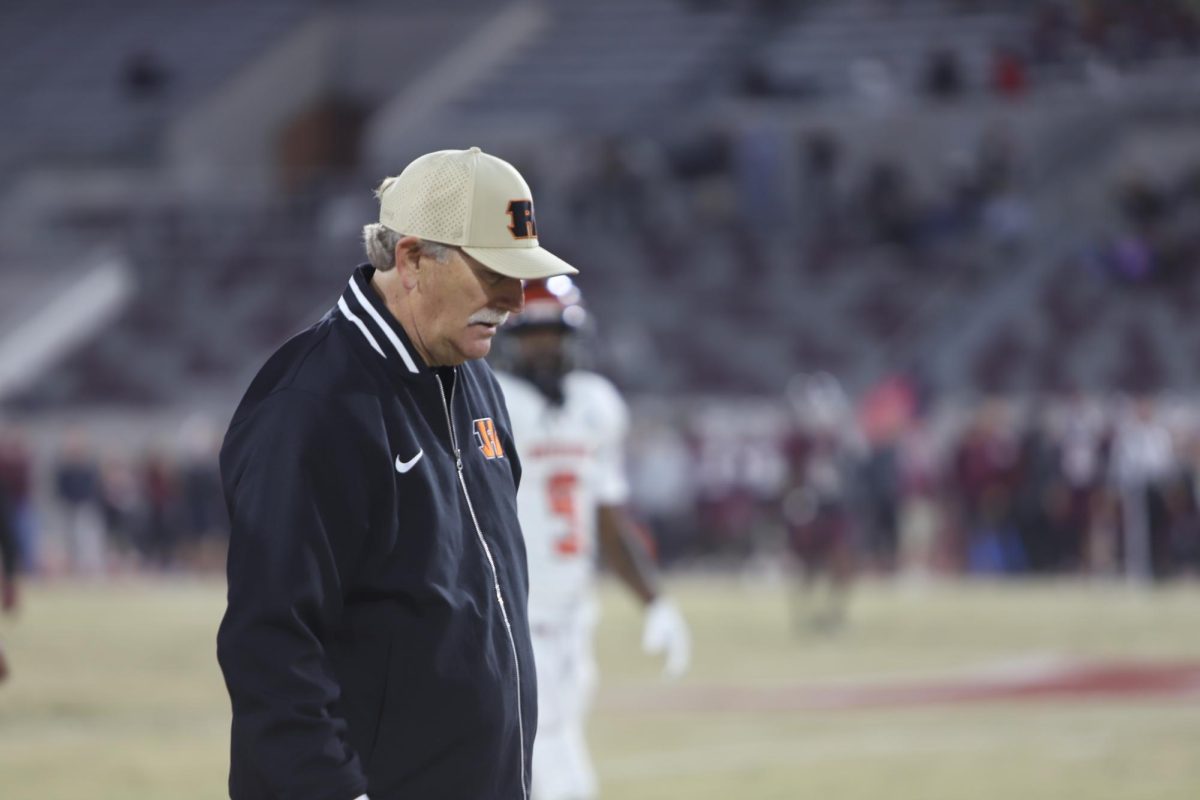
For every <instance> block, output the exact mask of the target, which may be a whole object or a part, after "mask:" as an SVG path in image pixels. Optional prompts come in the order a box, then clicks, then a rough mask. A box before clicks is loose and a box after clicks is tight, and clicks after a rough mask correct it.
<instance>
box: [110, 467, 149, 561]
mask: <svg viewBox="0 0 1200 800" xmlns="http://www.w3.org/2000/svg"><path fill="white" fill-rule="evenodd" d="M138 488H139V487H138V482H137V477H136V476H135V475H134V473H133V470H132V469H131V468H130V466H129V464H128V462H127V461H125V460H124V459H123V458H121V457H119V456H109V457H108V458H105V459H104V462H103V463H102V464H101V465H100V506H101V509H102V511H103V514H104V528H105V531H106V532H107V534H108V541H109V545H110V549H111V551H112V552H113V553H114V554H115V556H116V557H117V559H118V562H119V563H120V565H121V566H123V567H132V566H135V565H136V563H137V557H138V555H139V551H140V549H141V542H140V540H139V539H140V532H139V530H138V524H139V522H140V519H139V509H140V501H141V496H140V494H139V491H138Z"/></svg>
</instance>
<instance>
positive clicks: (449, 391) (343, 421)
mask: <svg viewBox="0 0 1200 800" xmlns="http://www.w3.org/2000/svg"><path fill="white" fill-rule="evenodd" d="M371 275H372V271H371V269H370V268H369V267H360V268H359V269H358V270H357V271H356V272H355V273H354V275H353V276H352V278H351V281H350V285H349V286H348V287H347V289H346V291H345V292H344V293H343V295H342V297H341V299H340V300H339V301H338V304H337V307H336V308H334V309H332V310H331V311H330V312H329V314H328V315H326V316H325V318H324V319H322V320H321V321H320V322H319V323H317V324H316V325H314V326H313V327H312V328H310V329H308V330H306V331H304V332H303V333H301V334H299V335H298V336H296V337H295V338H293V339H292V340H291V341H289V342H288V343H287V344H285V345H284V346H283V347H282V348H281V349H280V350H279V351H278V352H277V353H275V355H273V356H272V357H271V358H270V360H269V361H268V362H267V363H266V365H265V366H264V367H263V368H262V370H261V371H260V372H259V374H258V376H257V377H256V378H255V379H254V382H253V383H252V384H251V386H250V389H249V390H248V391H247V392H246V396H245V397H244V398H243V400H242V402H241V404H240V406H239V407H238V410H237V412H236V413H235V415H234V417H233V421H232V422H231V423H230V426H229V432H228V433H227V434H226V437H225V442H224V445H223V447H222V449H221V480H222V484H223V487H224V491H225V498H226V503H227V505H228V508H229V515H230V521H231V526H232V536H231V539H230V547H229V563H228V577H229V596H228V608H227V610H226V612H225V617H224V619H223V620H222V623H221V628H220V632H219V633H218V636H217V656H218V659H219V661H220V664H221V669H222V671H223V672H224V674H225V682H226V685H227V687H228V689H229V696H230V699H231V701H232V704H233V727H232V737H231V738H232V742H231V751H232V752H231V761H230V774H229V794H230V797H231V798H233V800H353V798H356V797H357V796H359V795H360V794H362V793H363V792H368V793H369V794H370V798H371V800H406V799H407V798H423V799H424V798H461V799H462V800H483V798H496V799H497V800H518V799H521V800H524V798H526V797H527V788H526V787H527V786H528V781H529V761H530V754H531V752H532V747H533V735H534V730H535V727H536V724H537V719H536V717H537V703H536V694H535V692H536V689H535V679H534V669H533V655H532V651H531V649H530V641H529V625H528V619H527V617H526V597H527V594H528V576H527V572H526V562H525V549H524V543H523V541H522V538H521V532H520V528H519V526H518V523H517V510H516V494H517V484H518V482H519V480H520V472H521V470H520V464H519V462H518V460H517V456H516V451H515V448H514V447H513V442H512V436H511V427H510V425H509V420H508V411H507V409H506V408H505V405H504V399H503V396H502V395H501V393H500V389H499V387H498V386H497V384H496V380H495V378H494V377H493V375H492V373H491V370H490V368H489V367H488V366H487V365H486V364H485V363H484V362H482V361H475V362H468V363H466V364H464V365H462V366H460V367H457V368H441V369H436V370H435V369H430V368H429V367H426V366H425V365H424V364H423V363H422V362H421V360H420V357H419V356H418V355H417V352H416V350H415V349H414V348H413V347H412V345H411V343H410V342H409V340H408V338H407V337H406V335H405V333H404V330H403V328H402V327H401V326H400V325H399V324H398V323H397V322H396V320H395V318H394V317H393V316H392V315H391V314H390V313H389V312H388V311H387V308H386V307H385V306H384V304H383V302H382V300H381V299H380V298H379V297H378V295H377V294H376V293H375V292H374V290H373V289H372V288H371V287H370V278H371ZM448 417H449V419H450V423H451V424H448V421H447V418H448Z"/></svg>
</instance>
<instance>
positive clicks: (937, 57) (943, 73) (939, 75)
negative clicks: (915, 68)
mask: <svg viewBox="0 0 1200 800" xmlns="http://www.w3.org/2000/svg"><path fill="white" fill-rule="evenodd" d="M921 88H922V90H923V91H924V93H925V94H926V95H928V96H929V97H931V98H933V99H934V100H946V101H949V100H956V99H958V98H959V97H960V96H961V95H962V93H963V90H964V89H965V88H966V87H965V81H964V79H963V70H962V63H961V62H960V60H959V57H958V53H957V52H955V51H954V50H952V49H950V48H947V47H940V48H937V49H935V50H932V51H930V53H929V55H928V56H927V57H926V62H925V72H924V75H923V76H922V79H921Z"/></svg>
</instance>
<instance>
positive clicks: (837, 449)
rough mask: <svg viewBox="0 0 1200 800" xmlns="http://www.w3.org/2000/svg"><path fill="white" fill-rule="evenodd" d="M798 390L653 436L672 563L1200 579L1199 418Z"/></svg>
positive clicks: (1138, 403) (1145, 409)
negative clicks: (933, 405) (835, 542)
mask: <svg viewBox="0 0 1200 800" xmlns="http://www.w3.org/2000/svg"><path fill="white" fill-rule="evenodd" d="M797 385H798V388H797V389H796V391H794V392H791V402H790V403H789V405H788V408H787V410H786V412H785V413H780V414H778V415H776V416H773V417H772V416H771V415H764V414H762V413H751V412H748V411H747V410H745V409H740V410H739V409H737V408H727V409H725V410H720V409H718V408H709V409H706V410H705V411H703V412H701V413H697V414H694V415H692V416H691V417H690V418H689V419H687V420H686V421H678V420H677V421H676V423H675V424H674V425H673V426H663V425H660V426H659V428H658V429H657V430H654V431H647V432H645V433H644V434H639V436H638V437H637V438H636V442H635V445H634V448H635V465H634V470H635V481H634V485H635V487H639V488H638V489H636V490H635V491H638V492H640V493H641V496H640V497H639V504H640V505H641V506H642V508H643V510H644V512H645V513H647V514H648V516H649V517H650V518H651V520H652V521H653V522H652V524H653V527H654V528H655V530H656V531H657V532H658V533H659V535H660V548H661V551H660V556H661V557H662V558H664V559H665V560H667V561H672V560H676V559H680V560H688V559H694V558H704V557H718V558H724V559H729V558H732V559H735V560H736V559H747V558H758V557H762V556H763V555H764V554H767V555H772V556H774V555H778V554H780V553H783V552H787V551H792V552H794V553H797V554H799V555H804V553H803V551H804V549H805V548H806V547H809V546H810V545H811V544H812V543H813V542H818V543H819V542H821V541H827V540H830V539H833V538H837V539H842V540H844V541H845V542H846V543H847V545H848V546H849V548H850V550H851V551H852V553H853V558H854V561H855V562H856V564H857V567H858V569H859V570H865V571H868V572H873V573H879V574H893V573H902V574H909V575H927V574H935V573H936V574H947V573H948V574H957V573H967V574H992V575H1023V574H1086V575H1097V576H1105V575H1109V576H1116V575H1126V576H1129V577H1131V578H1134V579H1137V580H1163V579H1168V578H1172V577H1175V576H1181V575H1200V506H1198V504H1197V497H1198V496H1200V483H1198V481H1200V407H1196V406H1186V405H1179V404H1171V403H1168V402H1165V401H1156V400H1155V399H1153V398H1149V397H1138V398H1127V399H1112V400H1101V399H1098V398H1095V397H1085V396H1082V395H1072V396H1066V397H1061V398H1055V399H1053V400H1047V401H1045V402H1033V401H1024V402H1017V401H1012V400H1002V399H993V400H988V401H984V402H980V403H978V404H975V405H972V406H969V407H964V408H941V409H940V410H938V411H936V412H934V411H932V410H931V409H929V408H927V407H926V406H927V405H928V401H927V400H926V399H924V398H923V397H922V392H921V390H920V386H919V384H918V383H916V382H914V381H912V380H910V379H908V378H905V377H903V376H897V377H892V378H889V379H887V380H885V381H882V382H881V383H880V384H879V385H877V386H876V387H874V388H873V389H872V390H871V391H869V392H868V393H866V394H865V395H864V396H863V397H862V398H861V399H860V400H859V401H858V402H857V403H850V402H848V401H847V399H846V398H845V396H844V395H843V394H842V392H841V389H840V387H838V385H837V383H836V381H833V380H832V379H831V378H829V377H828V376H815V377H810V378H805V379H800V380H799V381H798V384H797ZM669 487H673V488H671V490H670V491H668V492H664V489H667V488H669Z"/></svg>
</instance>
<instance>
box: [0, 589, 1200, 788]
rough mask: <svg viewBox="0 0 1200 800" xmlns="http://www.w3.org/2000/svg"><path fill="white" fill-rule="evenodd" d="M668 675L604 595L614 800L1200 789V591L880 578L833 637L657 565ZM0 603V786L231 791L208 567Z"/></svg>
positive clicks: (754, 594) (621, 600) (749, 595)
mask: <svg viewBox="0 0 1200 800" xmlns="http://www.w3.org/2000/svg"><path fill="white" fill-rule="evenodd" d="M671 588H672V591H673V593H674V594H675V596H676V597H677V598H678V599H679V601H680V604H681V605H682V606H683V608H684V610H685V613H686V614H687V616H688V618H689V621H690V622H691V624H692V626H693V633H694V638H695V664H694V668H693V670H692V672H691V673H690V674H689V675H688V676H687V678H686V679H684V680H683V681H681V682H678V683H675V684H666V683H664V682H662V681H661V680H660V679H659V678H658V676H657V671H656V670H657V665H656V664H655V663H654V662H653V661H651V660H649V659H646V658H644V657H643V656H642V655H641V654H640V651H639V650H638V637H639V632H640V631H639V623H640V620H639V616H638V613H637V611H636V609H635V608H634V606H633V605H632V603H631V602H630V601H629V600H627V599H626V598H625V597H623V596H620V595H619V594H618V593H616V592H614V591H612V590H606V592H605V616H604V619H603V621H602V622H601V628H600V634H599V642H598V648H599V656H600V666H601V681H602V683H601V689H600V692H599V695H598V697H597V710H596V714H595V716H594V718H593V723H592V727H591V731H592V742H593V749H594V752H595V756H596V761H597V766H598V770H599V772H600V776H601V781H602V784H603V787H604V796H605V797H606V798H615V799H618V800H649V799H650V798H662V799H663V800H671V799H673V798H688V799H689V800H709V799H711V800H716V799H717V798H722V800H724V799H726V798H779V799H780V800H782V799H783V798H789V799H790V798H817V799H819V800H832V799H835V798H836V799H837V800H881V798H888V799H892V798H911V799H912V800H939V799H941V798H945V800H963V799H964V798H978V799H979V800H989V799H993V798H994V799H995V800H1001V799H1003V800H1015V799H1016V798H1021V799H1022V800H1029V799H1032V798H1047V800H1049V799H1051V798H1053V799H1054V800H1060V799H1062V798H1087V800H1107V799H1108V798H1114V799H1115V798H1129V799H1130V800H1133V799H1135V798H1146V800H1151V799H1153V800H1172V799H1173V798H1179V800H1183V798H1188V799H1189V800H1193V799H1194V798H1196V797H1200V677H1198V676H1200V669H1198V668H1197V667H1198V665H1200V586H1197V585H1195V584H1192V585H1186V586H1185V585H1181V586H1176V587H1171V588H1167V589H1158V590H1150V591H1134V590H1131V589H1128V588H1126V587H1124V586H1121V585H1090V584H1083V583H1070V584H1044V585H1030V584H1024V585H1018V584H972V585H964V584H943V585H934V586H925V587H910V586H904V585H888V584H872V585H870V586H866V587H864V588H863V589H862V590H861V591H860V593H859V594H858V596H857V597H856V598H855V601H854V603H853V605H852V609H851V618H850V624H849V625H848V627H846V628H845V629H843V630H842V631H840V632H839V633H837V634H836V635H819V634H816V633H813V632H809V631H807V630H806V631H803V632H800V633H794V632H793V631H792V628H791V625H790V621H789V617H788V614H787V603H786V598H785V593H784V590H783V588H782V587H781V586H779V585H778V583H776V582H772V581H768V580H750V579H746V580H735V579H724V578H722V579H699V578H689V579H686V580H683V579H681V580H676V581H675V582H673V583H672V584H671ZM24 600H25V603H24V608H23V611H22V614H21V616H20V618H19V619H17V620H16V621H3V622H0V636H2V637H3V641H4V642H5V645H6V648H7V650H8V653H9V658H10V661H11V662H12V667H13V672H14V674H13V677H12V678H11V680H10V681H9V682H8V683H7V684H5V685H3V686H2V687H0V797H3V798H4V800H77V799H78V798H88V800H150V799H151V798H153V799H154V800H199V799H200V798H220V797H223V796H225V795H224V791H223V789H224V779H225V768H226V745H227V726H228V704H227V700H226V698H225V694H224V689H223V685H222V683H221V678H220V674H219V672H218V671H217V667H216V663H215V660H214V657H213V651H214V645H213V639H214V634H215V631H216V626H217V622H218V619H219V616H220V613H221V610H222V604H223V598H222V587H221V585H220V584H219V582H217V581H213V580H209V581H198V580H191V579H185V580H177V581H175V582H171V583H169V582H166V581H164V580H124V581H121V582H114V583H110V584H107V585H91V586H80V585H71V584H66V583H53V584H46V585H32V586H28V587H27V588H26V592H25V597H24Z"/></svg>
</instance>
